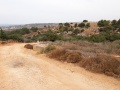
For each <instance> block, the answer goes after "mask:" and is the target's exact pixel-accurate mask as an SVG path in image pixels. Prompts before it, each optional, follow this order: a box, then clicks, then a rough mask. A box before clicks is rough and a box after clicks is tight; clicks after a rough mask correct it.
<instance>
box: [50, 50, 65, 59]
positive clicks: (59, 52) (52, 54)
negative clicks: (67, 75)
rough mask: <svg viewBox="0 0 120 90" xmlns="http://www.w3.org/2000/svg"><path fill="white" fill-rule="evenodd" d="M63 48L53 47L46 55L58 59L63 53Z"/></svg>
mask: <svg viewBox="0 0 120 90" xmlns="http://www.w3.org/2000/svg"><path fill="white" fill-rule="evenodd" d="M65 52H66V51H65V49H64V48H58V49H55V50H53V51H51V52H50V53H49V54H48V56H49V57H50V58H55V59H58V60H60V59H61V57H62V56H63V55H64V54H65Z"/></svg>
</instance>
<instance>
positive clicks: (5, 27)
mask: <svg viewBox="0 0 120 90" xmlns="http://www.w3.org/2000/svg"><path fill="white" fill-rule="evenodd" d="M57 25H58V23H34V24H24V25H22V24H21V25H12V24H0V26H1V27H2V29H3V30H5V31H8V30H10V31H11V30H15V29H21V28H32V27H37V28H43V27H44V26H57Z"/></svg>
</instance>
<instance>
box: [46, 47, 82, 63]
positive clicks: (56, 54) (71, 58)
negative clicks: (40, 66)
mask: <svg viewBox="0 0 120 90" xmlns="http://www.w3.org/2000/svg"><path fill="white" fill-rule="evenodd" d="M48 56H49V57H50V58H55V59H57V60H60V61H66V62H68V63H77V62H79V61H80V60H81V59H82V57H81V53H80V52H75V51H71V50H67V49H65V48H61V49H60V48H59V49H56V50H53V51H52V52H51V53H49V54H48Z"/></svg>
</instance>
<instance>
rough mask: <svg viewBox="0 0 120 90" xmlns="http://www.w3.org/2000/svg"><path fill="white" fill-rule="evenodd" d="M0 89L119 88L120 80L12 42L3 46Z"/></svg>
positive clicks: (77, 89)
mask: <svg viewBox="0 0 120 90" xmlns="http://www.w3.org/2000/svg"><path fill="white" fill-rule="evenodd" d="M0 90H120V81H119V80H117V79H115V78H112V77H108V76H105V75H102V74H96V73H91V72H89V71H86V70H84V69H83V68H80V67H77V66H75V65H72V64H67V63H61V62H58V61H55V60H52V59H49V58H47V57H45V56H44V55H37V54H36V52H34V51H32V50H27V49H24V44H13V45H9V46H0Z"/></svg>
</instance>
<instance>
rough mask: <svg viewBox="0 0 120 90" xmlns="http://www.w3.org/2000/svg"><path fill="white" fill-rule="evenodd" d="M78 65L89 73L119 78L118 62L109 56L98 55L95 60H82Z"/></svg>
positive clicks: (119, 67)
mask: <svg viewBox="0 0 120 90" xmlns="http://www.w3.org/2000/svg"><path fill="white" fill-rule="evenodd" d="M79 65H80V66H82V67H84V68H86V69H88V70H90V71H94V72H99V73H104V74H106V75H109V76H117V77H120V62H119V61H118V60H117V59H115V58H113V57H110V56H106V55H98V56H97V57H95V58H88V59H85V60H82V61H81V62H80V63H79Z"/></svg>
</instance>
